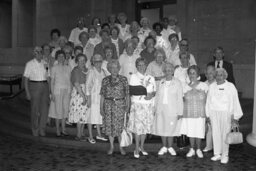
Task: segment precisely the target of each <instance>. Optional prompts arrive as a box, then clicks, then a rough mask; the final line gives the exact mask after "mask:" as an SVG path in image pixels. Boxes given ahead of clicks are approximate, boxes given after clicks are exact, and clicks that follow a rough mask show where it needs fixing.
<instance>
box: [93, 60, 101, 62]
mask: <svg viewBox="0 0 256 171" xmlns="http://www.w3.org/2000/svg"><path fill="white" fill-rule="evenodd" d="M93 62H94V63H101V62H102V60H99V61H93Z"/></svg>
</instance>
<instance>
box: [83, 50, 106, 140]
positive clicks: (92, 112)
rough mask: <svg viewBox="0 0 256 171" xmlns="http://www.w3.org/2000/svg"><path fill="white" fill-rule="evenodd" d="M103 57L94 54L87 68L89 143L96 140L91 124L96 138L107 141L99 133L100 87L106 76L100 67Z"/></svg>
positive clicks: (100, 122) (100, 118)
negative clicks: (95, 128) (94, 129)
mask: <svg viewBox="0 0 256 171" xmlns="http://www.w3.org/2000/svg"><path fill="white" fill-rule="evenodd" d="M102 61H103V58H102V56H101V55H99V54H95V55H94V56H93V57H92V65H93V66H92V68H91V69H90V70H89V72H88V74H87V78H86V95H87V97H88V107H89V110H88V118H87V121H86V123H87V124H88V131H89V138H88V141H89V142H90V143H91V144H95V143H96V141H95V140H94V138H93V135H92V125H93V124H95V125H96V127H97V133H98V135H97V136H96V139H98V140H102V141H107V139H106V138H104V137H103V136H102V135H101V131H100V125H102V116H101V114H100V89H101V82H102V79H103V78H104V77H105V76H106V74H105V72H104V70H103V69H102V68H101V66H102Z"/></svg>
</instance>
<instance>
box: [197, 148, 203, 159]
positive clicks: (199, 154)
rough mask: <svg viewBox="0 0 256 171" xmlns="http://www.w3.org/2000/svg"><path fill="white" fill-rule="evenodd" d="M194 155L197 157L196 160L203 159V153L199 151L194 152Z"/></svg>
mask: <svg viewBox="0 0 256 171" xmlns="http://www.w3.org/2000/svg"><path fill="white" fill-rule="evenodd" d="M196 155H197V157H198V158H203V157H204V155H203V153H202V151H201V150H200V149H197V150H196Z"/></svg>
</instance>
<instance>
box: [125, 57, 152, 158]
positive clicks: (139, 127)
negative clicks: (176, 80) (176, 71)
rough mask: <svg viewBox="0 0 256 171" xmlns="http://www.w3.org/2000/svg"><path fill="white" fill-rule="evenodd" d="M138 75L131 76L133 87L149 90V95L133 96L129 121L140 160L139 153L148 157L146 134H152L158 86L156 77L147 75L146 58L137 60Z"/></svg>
mask: <svg viewBox="0 0 256 171" xmlns="http://www.w3.org/2000/svg"><path fill="white" fill-rule="evenodd" d="M136 68H137V73H135V74H132V75H131V79H130V85H131V86H143V87H145V88H146V89H147V95H146V96H145V95H136V96H134V95H132V94H131V95H132V96H131V110H130V116H129V121H128V130H129V131H130V132H132V133H134V134H135V142H136V147H135V151H134V157H135V158H139V157H140V155H139V152H140V151H141V152H142V154H143V155H148V153H147V152H146V151H145V150H144V142H145V138H146V134H149V133H151V126H152V123H153V118H154V115H153V114H154V113H153V112H154V96H155V92H156V85H155V79H154V77H152V76H150V75H148V74H146V68H147V61H146V59H145V58H138V59H137V60H136Z"/></svg>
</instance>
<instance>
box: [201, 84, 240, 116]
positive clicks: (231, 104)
mask: <svg viewBox="0 0 256 171" xmlns="http://www.w3.org/2000/svg"><path fill="white" fill-rule="evenodd" d="M215 112H227V114H229V115H234V119H239V118H241V117H242V116H243V112H242V109H241V105H240V102H239V99H238V93H237V90H236V88H235V86H234V84H232V83H230V82H228V81H225V83H223V84H221V85H218V84H217V82H214V83H212V84H211V85H210V86H209V92H208V96H207V100H206V116H207V117H209V116H210V115H211V113H215Z"/></svg>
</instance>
